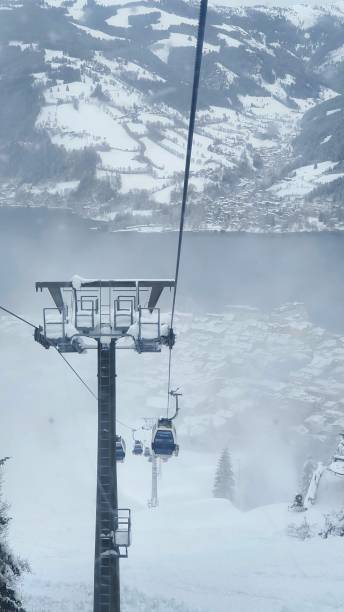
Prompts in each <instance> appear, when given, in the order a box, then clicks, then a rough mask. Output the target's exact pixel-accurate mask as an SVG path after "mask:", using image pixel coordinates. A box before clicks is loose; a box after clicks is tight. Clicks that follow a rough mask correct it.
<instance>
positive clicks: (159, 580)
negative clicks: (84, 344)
mask: <svg viewBox="0 0 344 612" xmlns="http://www.w3.org/2000/svg"><path fill="white" fill-rule="evenodd" d="M235 313H236V314H235ZM189 319H190V317H188V316H186V315H184V317H183V316H181V315H178V330H179V334H180V337H179V341H178V342H179V345H180V349H179V350H178V352H177V353H176V363H177V364H178V366H177V371H174V377H175V376H176V375H177V376H178V379H179V380H180V381H181V382H182V384H183V390H184V392H185V397H184V398H183V409H182V413H181V420H180V422H179V423H178V430H179V433H180V434H181V435H180V442H181V452H180V456H179V457H178V458H173V459H171V460H170V461H169V462H168V463H167V464H163V466H162V472H161V476H160V479H159V497H160V505H159V507H158V508H157V509H154V510H149V509H148V507H147V500H148V499H149V497H150V486H151V467H150V464H149V463H148V462H147V461H146V460H144V459H143V458H138V457H133V456H132V455H131V453H130V444H128V447H129V448H128V451H129V452H128V457H127V460H126V462H125V463H124V464H123V465H120V466H119V491H120V505H121V506H122V507H130V508H131V509H132V511H133V544H132V547H131V549H130V554H129V559H128V560H123V561H122V563H121V565H122V582H123V585H124V586H125V587H126V588H127V589H128V590H126V591H125V592H124V596H123V599H124V605H123V610H124V612H141V611H142V612H148V610H157V611H158V612H175V611H176V612H209V611H210V610H211V612H223V610H235V611H236V612H252V610H254V611H257V612H334V611H335V610H336V611H338V610H340V609H341V605H342V593H343V589H342V573H343V567H344V550H343V546H342V539H341V538H338V537H329V538H328V539H327V540H324V539H321V538H320V537H319V536H318V535H317V533H318V531H319V529H320V526H321V524H322V522H323V517H322V515H323V513H325V512H328V511H329V510H331V509H332V506H333V509H337V510H338V509H339V508H338V505H339V502H338V495H337V493H338V490H337V493H336V494H335V495H334V496H333V495H332V494H331V495H329V494H328V493H325V495H321V496H319V500H320V501H321V500H323V498H324V499H325V501H326V500H327V501H328V499H331V500H332V501H333V503H332V506H331V504H328V503H325V504H323V503H320V504H319V506H314V508H312V509H311V510H310V511H309V512H308V513H306V514H305V513H300V514H297V513H290V512H288V509H287V507H288V504H289V503H290V501H291V499H292V497H293V496H294V494H295V493H296V492H297V482H296V480H297V473H296V472H295V473H294V474H293V473H292V472H291V463H292V461H291V460H292V459H293V454H294V453H295V452H296V446H295V445H296V443H297V444H298V445H300V444H301V441H300V438H299V441H298V442H296V435H297V429H295V430H294V434H293V435H292V440H291V443H290V444H289V443H288V441H287V440H285V439H283V437H281V436H279V435H277V436H276V430H275V428H276V427H278V423H279V421H280V420H281V421H282V424H281V427H282V429H283V431H284V432H285V434H286V432H287V431H289V432H290V431H291V430H290V421H292V422H293V423H294V425H295V424H296V423H298V424H299V429H300V431H301V438H302V436H304V439H305V431H306V425H308V426H309V427H310V428H311V431H312V432H313V433H312V434H310V433H309V434H308V436H310V435H312V436H315V438H316V437H317V431H320V432H321V431H322V429H323V428H324V427H330V424H329V419H330V418H331V415H332V419H335V422H334V425H333V427H334V428H335V429H336V430H337V429H338V427H339V426H340V425H339V423H340V418H341V414H340V413H339V412H338V410H337V412H336V407H337V409H338V403H337V402H336V400H335V397H336V394H338V398H339V397H340V396H341V394H342V387H341V386H340V371H341V363H342V360H343V354H342V353H343V350H342V346H341V344H342V339H341V338H340V337H337V336H334V335H330V334H326V333H325V332H324V331H323V330H320V329H319V328H314V327H312V326H311V324H310V323H309V322H307V321H306V320H305V319H304V318H303V316H302V315H301V311H300V310H299V309H297V308H296V307H295V306H294V307H293V308H291V307H290V306H289V307H285V308H284V309H279V310H275V311H273V313H272V314H270V315H269V318H267V315H264V316H263V315H262V314H261V313H259V312H258V311H256V310H255V309H248V308H236V309H231V311H230V312H229V314H228V313H227V315H226V316H224V317H221V316H220V315H209V316H203V317H201V316H198V317H197V316H195V317H193V318H192V323H191V320H189ZM222 336H223V342H221V337H222ZM1 337H2V339H3V341H4V344H2V347H1V364H2V371H3V376H2V385H1V389H0V398H1V405H2V423H3V425H4V426H3V428H2V429H1V430H0V448H1V453H2V455H10V456H12V460H11V461H10V462H8V464H7V466H6V479H5V490H4V493H5V496H6V498H7V499H8V500H9V501H10V502H11V504H12V510H11V512H12V514H13V516H14V520H13V522H12V524H11V542H12V544H13V546H14V547H15V549H16V551H18V552H20V554H21V555H22V556H23V557H26V558H27V559H28V560H29V561H30V563H31V566H32V574H31V575H29V576H27V577H26V578H25V580H24V582H23V585H22V589H23V594H24V598H25V601H26V604H27V609H28V612H61V610H66V612H75V611H76V610H82V611H85V612H86V611H88V612H89V611H90V610H91V598H92V575H93V549H94V542H93V538H94V515H95V478H96V474H95V459H96V406H95V402H94V399H93V398H92V396H91V395H89V394H88V393H87V391H86V390H85V389H84V388H83V387H82V386H79V384H78V383H77V381H75V380H74V378H73V377H72V374H71V372H69V371H68V370H67V368H66V367H65V364H64V363H63V361H62V360H61V359H59V358H58V355H56V353H55V352H53V351H44V349H42V348H41V347H40V346H39V345H37V344H35V343H34V342H33V340H32V337H31V330H28V329H27V328H26V327H23V326H22V325H21V324H20V323H15V322H14V323H13V322H12V321H11V320H9V319H8V318H7V317H2V318H1ZM207 337H208V340H209V342H208V341H207V340H206V339H207ZM185 342H186V343H187V344H188V346H189V347H190V346H191V345H193V347H194V350H196V349H197V351H198V352H197V359H196V357H195V354H194V353H193V352H190V350H186V345H185ZM5 347H6V349H5ZM175 350H177V346H176V349H175ZM228 351H230V362H227V357H226V352H228ZM257 351H258V352H257ZM183 355H184V356H183ZM283 355H288V360H287V361H286V362H285V363H284V365H283V364H282V361H281V359H282V356H283ZM250 357H251V361H249V358H250ZM69 359H70V360H71V362H72V363H73V365H74V366H75V367H77V368H78V370H79V371H80V373H81V374H82V376H84V377H85V379H86V380H87V382H88V383H89V384H90V385H91V387H93V388H94V386H95V375H94V373H95V366H96V363H95V353H94V352H90V354H89V355H85V356H79V355H76V356H74V357H72V356H70V357H69ZM152 359H153V357H151V356H147V361H146V359H145V357H143V356H135V355H134V354H130V355H129V354H128V353H127V352H123V353H121V354H120V358H119V377H118V385H119V387H118V393H119V396H118V400H119V401H118V409H119V415H118V416H119V418H120V419H121V420H122V421H124V422H125V423H129V425H138V424H139V423H140V416H146V415H147V416H151V415H155V416H157V415H158V414H160V413H161V412H163V409H164V408H163V406H164V404H163V397H164V387H162V386H161V390H160V379H161V381H164V380H165V375H166V371H165V369H164V368H165V366H166V365H167V364H166V363H165V362H166V354H165V355H164V354H163V355H160V356H159V355H158V356H155V357H154V363H155V366H153V361H152ZM241 361H242V362H243V364H245V363H246V367H245V371H246V380H244V378H243V374H240V368H241V365H240V364H241ZM144 362H146V365H144ZM179 362H180V363H179ZM229 363H230V364H231V365H230V367H229V365H228V364H229ZM193 364H194V366H195V367H193ZM202 364H203V365H202ZM254 364H255V367H254ZM258 365H259V368H258ZM147 366H148V370H147ZM203 366H204V367H203ZM152 367H154V368H155V369H154V372H155V376H154V379H152V377H151V376H150V377H148V376H147V372H148V371H149V370H150V371H151V370H152ZM243 367H244V366H243ZM281 368H282V370H283V371H284V375H285V376H287V378H288V385H285V384H282V383H281V381H279V380H278V379H279V376H280V374H278V372H281ZM235 370H236V372H234V373H235V376H234V377H233V375H232V376H230V374H232V373H233V371H235ZM18 371H20V372H21V378H20V384H18ZM206 371H208V374H209V376H208V378H207V379H206V380H204V385H203V387H201V381H202V380H203V379H204V378H205V372H206ZM243 371H244V370H243ZM287 371H288V372H289V373H288V374H287ZM335 371H336V372H337V374H338V377H339V378H338V379H336V378H335V374H334V372H335ZM133 372H135V376H133ZM221 372H222V378H220V373H221ZM263 372H265V375H264V379H263V378H262V374H263ZM254 380H255V383H254ZM143 381H145V382H144V384H143ZM188 381H189V382H188ZM212 381H213V382H212ZM316 381H318V383H319V386H318V387H316V386H315V383H316ZM184 382H185V383H186V384H185V385H184ZM242 385H245V386H246V387H249V388H250V389H251V392H252V393H253V395H254V394H256V393H259V395H260V396H261V397H262V399H263V400H264V402H265V403H266V406H265V408H266V409H267V408H268V409H267V411H266V412H264V410H263V406H260V407H257V406H256V405H255V404H253V403H252V400H251V402H250V401H247V398H246V400H245V397H242V396H241V394H242V389H243V387H242ZM329 387H330V388H331V393H330V394H329ZM258 389H259V391H258ZM293 390H294V396H295V399H296V404H295V406H294V407H293V406H292V404H288V403H285V404H284V405H283V404H282V403H281V399H280V398H281V397H285V398H287V396H290V395H292V392H293ZM322 390H323V391H322ZM322 393H323V397H322V399H321V401H320V405H321V414H320V413H319V414H317V410H318V408H316V406H315V404H314V398H316V397H318V400H319V397H320V395H321V394H322ZM197 394H198V395H197ZM279 394H282V395H279ZM319 394H320V395H319ZM202 396H203V399H204V400H205V402H208V406H207V410H206V406H205V405H204V404H203V405H201V403H200V400H201V397H202ZM214 397H215V398H216V401H215V403H213V404H210V398H212V401H213V402H214ZM288 401H290V398H289V400H288ZM308 401H309V410H312V413H311V415H310V418H312V417H313V421H314V422H312V423H311V422H308V421H307V418H305V416H306V415H309V411H308V410H306V408H305V407H306V406H307V402H308ZM194 402H198V407H197V406H196V404H194ZM301 406H302V415H303V416H301V410H300V407H301ZM311 406H312V408H311ZM215 409H216V410H215ZM319 410H320V408H319ZM213 411H214V414H212V412H213ZM245 411H246V412H245ZM286 412H288V415H287V414H286ZM183 413H185V414H183ZM254 413H257V414H254ZM230 415H232V416H233V415H234V420H232V421H231V422H230V421H228V420H227V419H228V417H229V416H230ZM243 415H244V418H243ZM269 415H270V424H269ZM326 415H327V416H326ZM320 417H322V421H321V422H319V418H320ZM293 419H294V420H293ZM303 419H304V421H303ZM336 419H337V420H336ZM302 421H303V425H301V423H302ZM325 421H326V422H325ZM229 423H231V424H229ZM235 423H236V425H235ZM244 423H246V424H247V427H246V429H245V428H244V429H243V428H242V427H243V425H244ZM238 425H239V428H238ZM224 428H225V429H226V432H227V434H226V436H227V441H228V442H229V445H230V448H231V451H232V457H233V465H234V471H235V477H236V481H237V502H238V504H239V506H240V507H242V503H243V501H244V499H243V498H244V497H245V496H243V493H244V492H245V490H247V488H250V489H251V490H252V492H254V493H253V498H255V499H259V491H258V490H259V489H265V490H266V491H267V492H268V495H269V497H270V499H272V498H273V497H274V492H275V499H276V503H273V504H271V503H270V504H264V505H259V503H257V504H256V507H254V508H252V505H253V504H252V499H251V509H250V510H246V511H243V510H239V509H238V508H236V507H234V506H232V505H231V504H230V503H229V502H227V501H225V500H214V499H213V498H212V496H211V489H212V484H213V478H214V472H215V468H216V463H217V459H218V455H219V452H220V450H222V448H223V444H224V441H223V439H221V438H220V437H219V435H220V432H221V431H223V429H224ZM319 428H320V429H319ZM9 431H10V432H11V436H9V435H8V432H9ZM234 431H235V438H233V432H234ZM207 432H208V433H207ZM120 433H121V434H123V435H124V436H125V437H126V439H127V442H128V443H129V442H130V438H131V434H130V432H128V431H127V430H126V429H124V428H123V427H121V428H120ZM289 435H291V434H289ZM209 436H211V438H212V442H211V440H209V439H208V438H209ZM216 439H218V440H219V442H218V443H214V440H216ZM147 441H148V438H147ZM248 472H249V474H248ZM335 485H336V487H337V489H338V486H339V487H342V488H344V480H343V481H340V480H338V479H337V480H336V482H335ZM246 497H247V495H246ZM334 506H336V507H334ZM305 516H306V520H307V521H308V523H309V525H310V528H311V530H312V533H313V537H311V538H309V539H306V540H305V541H300V540H299V539H297V538H293V537H291V536H290V535H289V532H290V527H289V526H290V524H292V525H294V528H295V526H296V527H297V526H299V525H300V524H302V522H303V521H304V519H305ZM132 589H134V590H135V589H136V590H137V591H138V592H137V593H136V592H133V590H132ZM172 600H175V601H174V602H173V601H172ZM157 602H160V603H157ZM178 606H179V607H178Z"/></svg>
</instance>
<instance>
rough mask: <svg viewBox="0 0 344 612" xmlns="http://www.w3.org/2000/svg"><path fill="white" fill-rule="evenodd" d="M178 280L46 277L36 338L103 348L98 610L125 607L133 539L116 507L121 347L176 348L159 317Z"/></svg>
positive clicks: (74, 349)
mask: <svg viewBox="0 0 344 612" xmlns="http://www.w3.org/2000/svg"><path fill="white" fill-rule="evenodd" d="M174 285H175V282H174V280H146V279H144V280H87V279H82V278H80V277H74V278H73V279H72V281H63V282H56V281H53V282H42V283H37V284H36V290H43V289H47V290H48V291H49V293H50V295H51V297H52V299H53V302H54V307H53V308H51V307H50V308H44V310H43V326H42V327H40V328H37V329H35V336H34V337H35V340H36V341H37V342H39V343H40V344H42V346H44V348H46V349H48V348H49V347H50V346H53V347H55V348H56V349H57V350H58V351H59V352H60V353H61V354H63V353H83V352H85V351H86V350H90V349H92V348H96V349H97V354H98V456H97V508H96V530H95V561H94V608H93V611H94V612H120V573H119V559H120V558H121V557H126V556H127V551H128V546H129V545H130V528H131V519H130V510H129V509H119V508H118V495H117V463H116V352H117V350H119V349H128V348H129V349H134V350H136V351H137V352H139V353H146V352H147V353H152V352H154V353H159V352H160V351H161V347H162V345H166V346H168V347H169V348H172V346H173V344H174V340H175V337H174V333H173V330H172V329H171V328H170V327H169V326H168V325H166V324H162V323H161V318H160V308H157V302H158V301H159V298H160V296H161V294H162V292H163V290H164V289H166V288H169V289H172V288H173V287H174Z"/></svg>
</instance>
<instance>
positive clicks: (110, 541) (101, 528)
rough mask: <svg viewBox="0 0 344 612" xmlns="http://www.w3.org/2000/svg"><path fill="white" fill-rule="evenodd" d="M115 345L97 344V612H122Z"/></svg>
mask: <svg viewBox="0 0 344 612" xmlns="http://www.w3.org/2000/svg"><path fill="white" fill-rule="evenodd" d="M115 441H116V341H115V340H111V341H110V343H108V344H103V343H102V342H101V341H99V342H98V459H97V509H96V536H95V558H94V607H93V610H94V612H119V610H120V580H119V549H118V547H116V545H115V536H114V534H115V531H116V528H117V524H116V521H117V510H118V495H117V464H116V459H115V444H116V442H115Z"/></svg>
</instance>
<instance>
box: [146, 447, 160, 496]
mask: <svg viewBox="0 0 344 612" xmlns="http://www.w3.org/2000/svg"><path fill="white" fill-rule="evenodd" d="M148 505H149V507H150V508H157V507H158V505H159V497H158V457H157V456H156V455H155V454H154V453H153V456H152V494H151V498H150V500H149V502H148Z"/></svg>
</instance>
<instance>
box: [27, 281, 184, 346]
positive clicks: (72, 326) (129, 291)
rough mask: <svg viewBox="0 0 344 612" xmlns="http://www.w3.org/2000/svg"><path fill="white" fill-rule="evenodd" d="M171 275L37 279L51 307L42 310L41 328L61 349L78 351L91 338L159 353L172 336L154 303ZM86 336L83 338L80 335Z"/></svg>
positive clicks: (168, 286) (38, 288) (169, 284)
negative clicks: (157, 277)
mask: <svg viewBox="0 0 344 612" xmlns="http://www.w3.org/2000/svg"><path fill="white" fill-rule="evenodd" d="M174 285H175V281H174V280H171V279H135V280H134V279H117V280H115V279H112V280H111V279H84V278H81V277H79V276H74V277H73V278H72V280H70V281H44V282H37V283H36V291H43V290H47V291H48V292H49V293H50V296H51V298H52V300H53V303H54V306H53V307H50V308H44V310H43V331H44V336H45V337H46V338H47V340H48V341H49V342H51V343H52V344H54V345H55V346H57V348H58V349H59V350H60V351H61V352H74V351H78V352H82V351H83V350H84V348H92V347H93V346H92V342H91V344H90V342H87V339H90V340H91V341H99V340H107V341H110V340H111V339H115V340H116V341H119V342H118V345H117V346H118V348H134V349H135V350H137V351H138V352H139V353H144V352H158V351H160V350H161V345H168V344H169V343H170V338H171V337H173V338H174V335H173V333H172V330H171V329H170V326H169V325H168V324H166V323H164V322H163V321H162V320H161V315H160V308H159V307H158V302H159V300H160V297H161V295H162V293H163V291H164V289H170V290H171V289H173V288H174ZM85 338H86V342H85V340H84V339H85Z"/></svg>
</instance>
